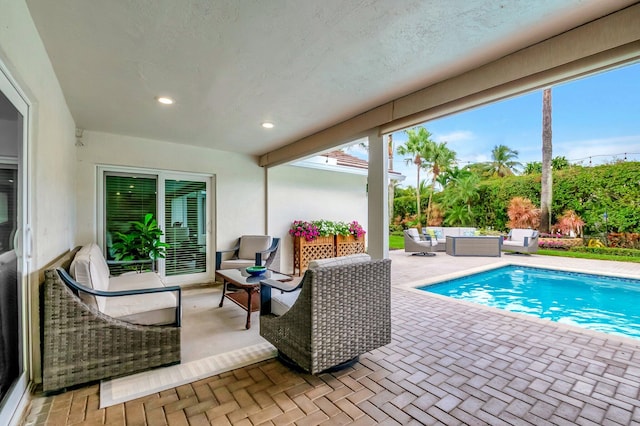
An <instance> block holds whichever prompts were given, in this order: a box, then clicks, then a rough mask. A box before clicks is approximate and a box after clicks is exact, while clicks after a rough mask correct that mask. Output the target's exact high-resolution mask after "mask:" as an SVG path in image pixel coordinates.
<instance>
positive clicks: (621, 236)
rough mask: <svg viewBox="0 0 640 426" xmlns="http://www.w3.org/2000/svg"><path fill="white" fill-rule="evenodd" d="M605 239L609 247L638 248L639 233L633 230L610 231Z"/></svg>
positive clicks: (639, 246)
mask: <svg viewBox="0 0 640 426" xmlns="http://www.w3.org/2000/svg"><path fill="white" fill-rule="evenodd" d="M607 241H608V243H609V247H620V248H632V249H640V234H637V233H633V232H620V233H618V232H611V233H609V235H607Z"/></svg>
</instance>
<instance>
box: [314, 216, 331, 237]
mask: <svg viewBox="0 0 640 426" xmlns="http://www.w3.org/2000/svg"><path fill="white" fill-rule="evenodd" d="M311 223H313V224H314V225H315V226H316V228H318V235H319V236H321V237H328V236H329V235H335V234H336V224H335V223H334V222H332V221H330V220H325V219H320V220H314V221H313V222H311Z"/></svg>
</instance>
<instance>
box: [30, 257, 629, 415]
mask: <svg viewBox="0 0 640 426" xmlns="http://www.w3.org/2000/svg"><path fill="white" fill-rule="evenodd" d="M532 258H533V257H532ZM551 261H552V260H551ZM638 268H639V269H638V273H639V274H640V266H639V267H638ZM392 273H393V271H392ZM391 300H392V329H393V341H392V343H391V344H389V345H387V346H385V347H383V348H380V349H377V350H374V351H371V352H369V353H367V354H365V355H363V356H361V357H360V361H359V362H358V363H356V364H354V365H353V366H352V367H351V368H347V369H345V370H342V371H338V372H333V373H323V374H319V375H317V376H311V375H308V374H301V373H298V372H295V371H293V370H290V369H289V368H288V367H286V366H284V365H282V364H281V363H280V362H278V361H277V360H268V361H263V362H260V363H258V364H255V365H251V366H247V367H244V368H240V369H237V370H233V371H230V372H227V373H223V374H219V375H216V376H212V377H208V378H206V379H202V380H198V381H196V382H194V383H191V384H186V385H182V386H178V387H177V388H173V389H168V390H164V391H161V392H159V393H155V394H152V395H149V396H146V397H142V398H138V399H136V400H133V401H130V402H127V403H125V404H120V405H116V406H114V407H108V408H106V409H100V408H99V406H98V396H99V395H98V392H99V387H98V386H97V385H92V386H87V387H85V388H80V389H76V390H74V391H72V392H65V393H62V394H59V395H55V396H52V397H44V398H43V399H42V401H41V400H39V398H38V399H37V400H34V401H33V402H32V407H31V413H29V415H28V416H26V417H25V418H26V419H28V422H29V423H25V424H28V425H29V426H31V425H33V426H40V425H42V424H45V425H47V424H48V425H53V426H59V425H65V424H72V423H76V422H77V424H103V423H104V424H122V423H124V422H126V424H127V425H134V426H135V425H146V424H150V425H151V424H152V425H154V426H155V425H162V424H169V425H172V426H173V425H183V424H186V423H185V422H188V424H190V425H191V426H193V425H200V424H215V425H225V424H233V425H242V424H254V425H255V424H264V425H279V424H293V423H295V424H297V425H307V424H349V423H350V424H365V425H369V424H371V425H373V424H390V425H395V424H402V425H411V424H422V423H424V424H469V425H475V424H491V425H503V424H504V425H506V424H510V425H519V424H533V425H536V426H546V425H551V424H584V425H593V424H640V401H638V398H639V396H640V394H639V390H640V348H639V347H638V346H637V345H632V344H629V343H628V342H626V341H618V340H616V339H608V338H601V337H599V336H595V335H596V333H594V332H590V333H582V332H580V331H579V330H574V329H573V328H571V327H569V326H557V325H554V324H552V323H546V322H545V323H544V324H541V323H540V322H539V321H536V320H530V319H528V317H521V316H517V315H503V314H501V313H500V312H496V311H495V310H488V309H485V308H482V307H476V306H472V305H469V304H461V303H459V302H455V301H450V300H445V299H444V298H436V297H432V296H429V295H427V294H426V293H423V292H420V294H417V291H415V290H406V289H400V288H392V298H391ZM594 336H595V337H594Z"/></svg>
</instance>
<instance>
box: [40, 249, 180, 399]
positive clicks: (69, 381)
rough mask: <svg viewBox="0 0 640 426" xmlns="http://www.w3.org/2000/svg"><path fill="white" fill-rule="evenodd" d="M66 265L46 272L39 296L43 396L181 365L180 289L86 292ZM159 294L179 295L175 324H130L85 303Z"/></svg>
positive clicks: (65, 261) (60, 265)
mask: <svg viewBox="0 0 640 426" xmlns="http://www.w3.org/2000/svg"><path fill="white" fill-rule="evenodd" d="M76 251H77V250H76ZM72 253H73V252H72ZM70 263H71V257H66V258H65V259H63V260H61V262H60V264H59V265H52V266H50V269H47V270H45V281H44V284H43V290H42V293H43V294H42V309H43V310H42V355H43V360H42V370H43V380H42V382H43V390H44V391H45V392H51V391H59V390H64V389H65V388H67V387H70V386H74V385H79V384H84V383H89V382H93V381H96V380H100V379H105V378H110V377H117V376H123V375H128V374H132V373H136V372H140V371H144V370H148V369H151V368H154V367H159V366H164V365H171V364H176V363H179V362H180V324H179V322H180V315H181V314H180V287H163V288H153V289H138V290H129V291H101V290H94V289H89V288H87V287H85V286H83V285H82V284H79V283H78V282H76V281H75V280H74V279H73V278H71V276H70V275H69V274H68V273H67V271H68V270H69V266H70ZM159 292H163V293H164V292H174V293H177V294H178V296H177V309H176V312H175V318H176V319H175V322H174V323H173V324H169V325H141V324H133V323H131V322H127V321H124V320H121V319H117V318H114V317H111V316H109V315H106V314H104V313H102V312H101V311H100V310H99V309H98V307H97V306H95V305H93V304H91V303H87V302H86V298H87V297H91V296H94V297H95V296H99V297H119V296H125V297H127V295H139V296H136V297H144V296H142V295H143V294H144V295H146V296H148V297H154V294H153V293H159ZM82 293H85V294H84V295H83V296H82V297H83V298H84V300H83V298H81V295H82ZM128 297H130V296H128Z"/></svg>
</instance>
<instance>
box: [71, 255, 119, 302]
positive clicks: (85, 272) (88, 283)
mask: <svg viewBox="0 0 640 426" xmlns="http://www.w3.org/2000/svg"><path fill="white" fill-rule="evenodd" d="M69 273H70V274H71V276H72V277H73V278H74V279H75V280H76V281H77V282H78V283H80V284H82V285H83V286H85V287H88V288H92V289H94V290H108V289H109V267H108V266H107V262H106V261H105V260H104V256H103V255H102V251H101V250H100V247H98V245H97V244H95V243H91V244H87V245H86V246H83V247H82V248H81V249H80V250H78V252H77V253H76V255H75V257H74V258H73V261H72V262H71V266H70V268H69ZM80 299H82V301H83V302H84V303H86V304H88V305H91V306H97V307H98V309H99V310H100V311H102V310H103V309H104V300H101V299H104V298H102V297H99V298H95V297H94V296H93V295H91V294H88V293H83V292H80Z"/></svg>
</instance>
